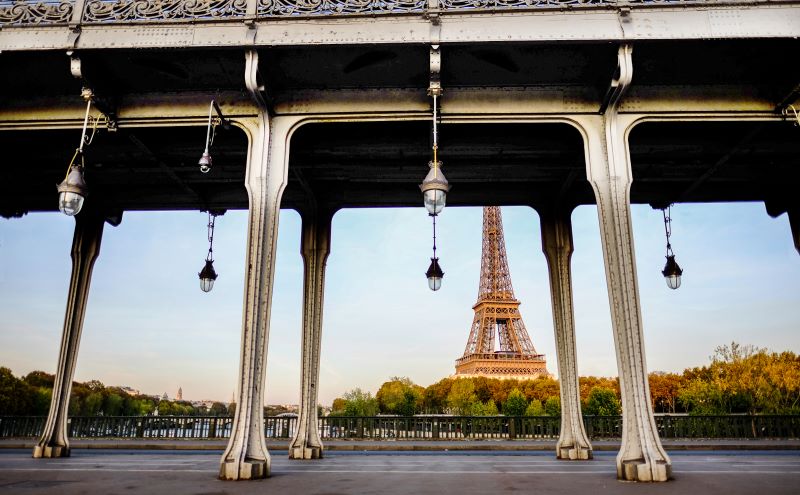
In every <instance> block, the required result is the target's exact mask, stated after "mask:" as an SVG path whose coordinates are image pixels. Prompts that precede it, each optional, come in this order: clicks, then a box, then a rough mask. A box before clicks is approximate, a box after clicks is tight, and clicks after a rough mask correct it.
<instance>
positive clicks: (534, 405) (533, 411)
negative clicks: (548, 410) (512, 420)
mask: <svg viewBox="0 0 800 495" xmlns="http://www.w3.org/2000/svg"><path fill="white" fill-rule="evenodd" d="M525 416H544V406H543V405H542V401H540V400H539V399H533V400H532V401H531V403H530V404H528V407H527V408H526V409H525Z"/></svg>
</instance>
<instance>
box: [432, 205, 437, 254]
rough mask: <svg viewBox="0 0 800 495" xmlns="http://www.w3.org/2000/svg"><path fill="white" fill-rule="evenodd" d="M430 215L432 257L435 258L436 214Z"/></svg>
mask: <svg viewBox="0 0 800 495" xmlns="http://www.w3.org/2000/svg"><path fill="white" fill-rule="evenodd" d="M431 217H433V259H436V215H431Z"/></svg>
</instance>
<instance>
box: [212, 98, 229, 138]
mask: <svg viewBox="0 0 800 495" xmlns="http://www.w3.org/2000/svg"><path fill="white" fill-rule="evenodd" d="M211 105H212V106H213V107H214V111H215V112H216V113H217V117H218V118H219V125H221V126H222V128H223V129H225V130H226V131H227V130H230V128H231V121H230V119H227V118H225V115H223V114H222V109H221V108H220V107H219V103H217V100H211Z"/></svg>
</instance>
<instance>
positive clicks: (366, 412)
mask: <svg viewBox="0 0 800 495" xmlns="http://www.w3.org/2000/svg"><path fill="white" fill-rule="evenodd" d="M343 398H344V400H345V408H344V415H345V416H376V415H377V414H378V410H379V408H378V401H377V400H376V399H375V398H374V397H372V394H371V393H369V392H364V391H363V390H361V389H360V388H354V389H353V390H351V391H349V392H345V394H344V396H343Z"/></svg>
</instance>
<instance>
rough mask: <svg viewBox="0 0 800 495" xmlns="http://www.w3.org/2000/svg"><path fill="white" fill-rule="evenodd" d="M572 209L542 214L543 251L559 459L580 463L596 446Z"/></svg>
mask: <svg viewBox="0 0 800 495" xmlns="http://www.w3.org/2000/svg"><path fill="white" fill-rule="evenodd" d="M571 212H572V209H571V208H564V209H559V210H550V211H542V212H540V218H541V225H542V251H544V255H545V258H546V259H547V268H548V271H549V274H550V297H551V299H552V303H553V330H554V331H555V337H556V357H557V359H558V378H559V382H560V385H561V387H560V388H561V434H560V435H559V437H558V442H557V443H556V457H557V458H559V459H569V460H580V459H591V458H592V444H591V443H590V442H589V437H588V436H587V435H586V428H585V427H584V425H583V414H582V413H581V397H580V388H579V385H578V360H577V357H576V350H575V313H574V311H573V307H572V271H571V266H570V263H571V259H572V251H573V247H572V224H571V221H570V215H571Z"/></svg>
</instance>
